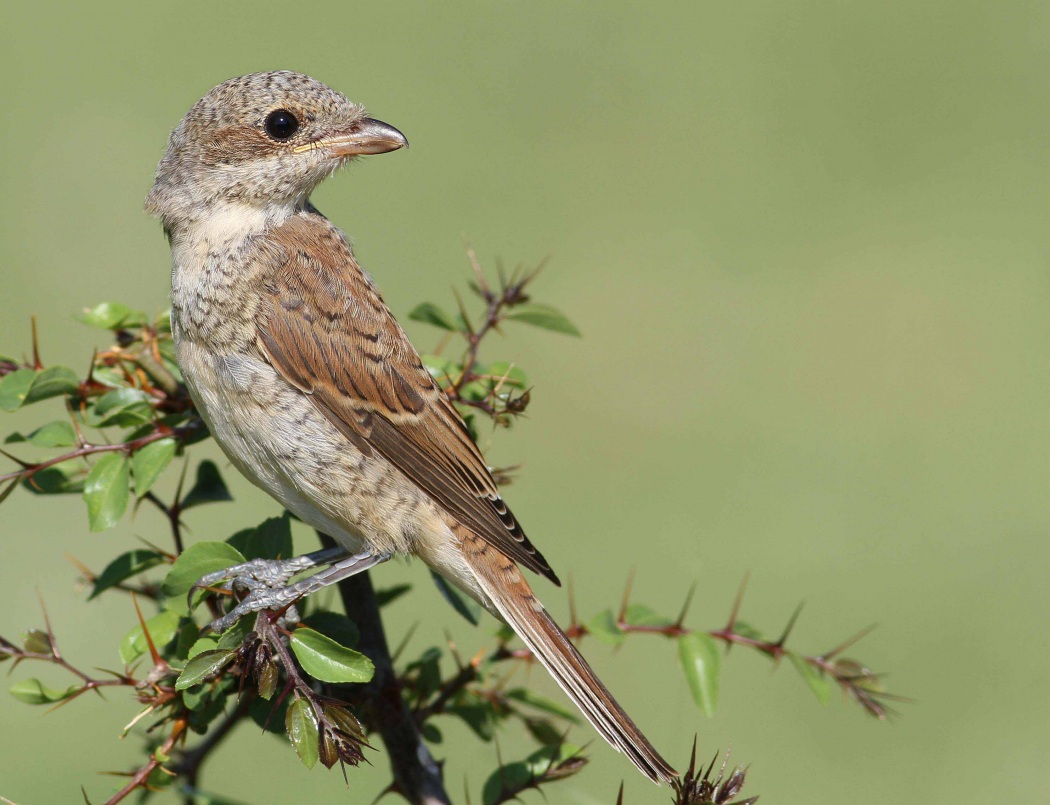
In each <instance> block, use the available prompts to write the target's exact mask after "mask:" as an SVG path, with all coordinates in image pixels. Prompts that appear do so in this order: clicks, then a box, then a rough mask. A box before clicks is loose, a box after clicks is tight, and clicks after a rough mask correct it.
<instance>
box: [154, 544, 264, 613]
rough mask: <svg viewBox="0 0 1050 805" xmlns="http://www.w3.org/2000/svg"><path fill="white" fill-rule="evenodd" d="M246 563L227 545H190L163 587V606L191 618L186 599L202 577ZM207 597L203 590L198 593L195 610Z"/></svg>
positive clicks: (172, 569) (238, 553) (177, 560)
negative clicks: (202, 599)
mask: <svg viewBox="0 0 1050 805" xmlns="http://www.w3.org/2000/svg"><path fill="white" fill-rule="evenodd" d="M243 562H244V556H242V555H241V553H240V552H239V551H238V550H237V549H236V548H234V547H232V546H230V545H227V544H226V543H225V542H198V543H196V544H195V545H191V546H190V547H189V548H187V549H186V550H184V551H183V552H182V553H181V554H180V555H179V558H178V559H176V560H175V564H173V565H172V566H171V570H170V571H168V575H167V577H166V578H165V579H164V581H163V583H162V584H161V585H160V588H161V591H162V592H163V593H164V596H165V601H164V606H166V607H167V608H168V609H170V610H172V611H174V612H178V613H179V614H181V615H188V614H189V611H190V606H189V601H187V600H186V596H187V595H189V592H190V587H192V586H193V585H194V584H196V582H197V580H198V579H199V578H200V577H201V576H206V575H207V574H208V573H214V572H215V571H217V570H225V569H226V568H228V567H233V566H234V565H239V564H243ZM204 595H205V592H204V591H203V590H198V591H197V593H196V595H195V597H194V598H195V600H194V602H193V604H194V606H196V605H197V604H198V603H199V602H200V599H201V598H203V597H204Z"/></svg>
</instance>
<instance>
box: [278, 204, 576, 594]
mask: <svg viewBox="0 0 1050 805" xmlns="http://www.w3.org/2000/svg"><path fill="white" fill-rule="evenodd" d="M263 248H264V249H266V251H267V252H268V253H267V255H266V258H267V262H269V264H270V265H279V266H280V268H279V269H277V270H276V271H275V272H274V273H273V274H272V275H271V276H269V277H268V278H267V280H266V283H265V288H264V292H263V303H262V307H261V309H260V311H259V317H258V336H259V345H260V347H261V348H262V350H263V352H264V353H265V355H266V357H267V359H268V360H269V361H270V363H271V364H273V366H274V368H276V369H277V371H278V372H280V373H281V375H282V376H283V377H284V378H285V379H286V380H287V381H288V382H290V383H292V384H293V385H295V386H296V387H297V388H299V389H301V390H302V391H303V392H305V393H306V394H309V395H310V397H311V399H312V400H313V402H314V404H315V405H316V406H317V407H318V408H319V409H320V410H321V412H322V413H323V414H324V415H325V416H326V417H327V418H328V419H329V420H330V421H331V422H332V424H333V425H335V426H336V427H337V428H338V429H339V430H340V431H341V432H342V433H343V434H344V435H345V436H346V438H347V439H349V440H350V441H351V442H352V443H353V444H354V445H355V446H356V447H357V448H358V449H359V450H361V451H362V452H364V453H365V454H366V455H371V454H372V453H373V451H374V452H375V453H379V454H380V455H381V456H383V457H384V458H386V459H387V460H388V461H390V462H391V463H392V464H394V466H396V467H397V468H398V469H399V470H401V472H403V473H404V474H405V475H406V476H408V478H409V479H410V480H411V481H412V482H413V483H415V484H417V485H418V486H419V487H420V488H422V489H423V490H424V491H426V493H427V494H428V495H430V497H431V498H433V499H434V501H435V502H436V503H437V504H438V505H439V506H441V507H442V508H444V509H445V510H446V511H448V512H449V513H450V514H452V515H454V516H455V517H456V518H457V519H458V520H459V522H460V523H462V524H463V525H464V526H465V527H467V528H469V529H470V530H471V531H472V532H474V533H475V534H477V535H478V536H480V537H482V538H483V539H485V541H486V542H489V543H490V544H492V546H493V547H495V548H496V549H498V550H499V551H501V552H503V553H505V554H506V555H507V556H509V557H511V558H512V559H514V560H515V561H517V562H520V563H521V564H523V565H524V566H525V567H527V568H529V569H530V570H533V571H535V572H537V573H541V574H542V575H544V576H546V577H547V578H549V579H550V580H551V581H553V582H554V583H555V584H560V582H559V581H558V577H557V576H556V575H555V573H554V571H553V570H551V568H550V566H549V565H548V564H547V561H546V560H545V559H544V558H543V555H542V554H541V553H540V552H539V551H537V550H536V549H535V548H534V547H533V546H532V543H530V542H529V540H528V539H527V538H526V536H525V533H524V532H523V531H522V529H521V526H520V525H519V524H518V521H517V520H516V519H515V518H514V515H513V514H512V513H511V511H510V509H508V508H507V505H506V504H505V503H504V502H503V499H502V498H501V497H500V495H499V490H498V489H497V488H496V484H495V482H494V481H493V480H492V476H491V475H490V474H489V471H488V467H487V466H486V464H485V460H484V459H483V458H482V455H481V452H480V451H479V450H478V448H477V445H475V444H474V441H473V440H472V439H471V438H470V434H469V433H468V432H467V428H466V425H465V424H464V422H463V419H462V418H461V417H460V416H459V414H458V413H457V412H456V409H455V408H454V407H453V405H452V403H451V402H449V400H448V398H447V397H446V396H445V394H444V392H442V391H441V389H440V388H438V387H437V385H436V384H435V383H434V380H433V378H432V377H431V376H430V373H429V372H428V371H427V370H426V368H425V367H424V366H423V362H422V361H421V360H420V358H419V355H418V353H417V352H416V351H415V349H414V348H413V347H412V344H411V343H410V342H409V340H408V337H407V336H406V335H405V333H404V331H403V330H402V329H401V327H400V325H398V323H397V321H396V320H395V319H394V317H393V315H392V314H391V313H390V311H389V310H388V309H387V307H386V305H385V304H384V303H383V300H382V299H381V298H380V296H379V293H378V292H377V291H376V290H375V288H374V286H373V285H372V283H371V281H370V280H369V279H368V277H367V276H366V275H365V273H364V272H363V271H362V270H361V269H360V268H359V267H358V265H357V262H356V261H355V260H354V257H353V254H351V252H350V247H349V245H348V244H347V243H346V241H345V240H344V238H343V236H342V233H340V232H339V230H337V229H336V228H335V227H333V226H332V225H331V224H330V223H329V222H328V221H327V220H326V219H325V218H324V217H322V216H320V215H313V214H302V215H297V216H293V217H292V218H291V219H289V220H288V221H287V222H285V223H284V224H282V225H281V226H280V227H279V228H277V230H275V231H274V232H272V233H270V234H268V236H267V238H266V243H265V246H264V247H263ZM271 250H273V253H269V252H270V251H271Z"/></svg>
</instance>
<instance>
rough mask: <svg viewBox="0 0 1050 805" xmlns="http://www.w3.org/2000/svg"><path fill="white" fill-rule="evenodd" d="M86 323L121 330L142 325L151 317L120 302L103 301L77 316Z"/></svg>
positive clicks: (85, 309)
mask: <svg viewBox="0 0 1050 805" xmlns="http://www.w3.org/2000/svg"><path fill="white" fill-rule="evenodd" d="M77 319H79V320H80V321H82V322H83V323H84V324H88V325H90V326H92V327H98V328H100V329H103V330H119V329H121V328H123V327H141V326H142V325H143V324H145V323H146V322H147V321H149V319H148V318H147V317H146V314H145V313H143V312H142V311H141V310H133V309H132V308H130V307H128V306H127V305H122V304H121V303H120V302H103V303H102V304H100V305H96V306H95V307H93V308H84V312H83V313H81V314H80V315H79V316H77Z"/></svg>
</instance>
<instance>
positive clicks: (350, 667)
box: [291, 626, 375, 682]
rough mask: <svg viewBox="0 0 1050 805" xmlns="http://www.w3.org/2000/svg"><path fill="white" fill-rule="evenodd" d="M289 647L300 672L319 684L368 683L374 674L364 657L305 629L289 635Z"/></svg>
mask: <svg viewBox="0 0 1050 805" xmlns="http://www.w3.org/2000/svg"><path fill="white" fill-rule="evenodd" d="M291 646H292V651H294V652H295V656H296V657H297V658H298V660H299V662H300V663H301V664H302V666H303V670H304V671H306V673H308V674H309V675H310V676H312V677H313V678H314V679H318V680H320V681H321V682H368V681H369V680H370V679H371V678H372V676H373V675H374V674H375V666H374V665H372V661H371V660H370V659H368V657H366V656H365V655H364V654H362V653H360V652H359V651H354V650H353V649H352V648H347V647H346V646H341V645H339V644H338V643H336V642H335V641H334V640H332V638H330V637H325V636H324V635H323V634H321V633H320V632H317V631H314V630H313V629H310V628H309V627H305V626H300V627H299V628H298V629H296V630H295V631H294V632H292V638H291Z"/></svg>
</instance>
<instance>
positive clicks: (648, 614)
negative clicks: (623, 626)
mask: <svg viewBox="0 0 1050 805" xmlns="http://www.w3.org/2000/svg"><path fill="white" fill-rule="evenodd" d="M623 620H624V623H627V624H630V625H631V626H652V627H656V628H663V627H665V626H670V625H671V624H672V623H674V621H672V620H671V619H670V618H665V617H664V616H663V615H660V614H659V613H657V612H656V611H655V610H653V609H651V608H650V607H647V606H645V604H631V605H630V606H628V607H627V611H626V612H624V614H623Z"/></svg>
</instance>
